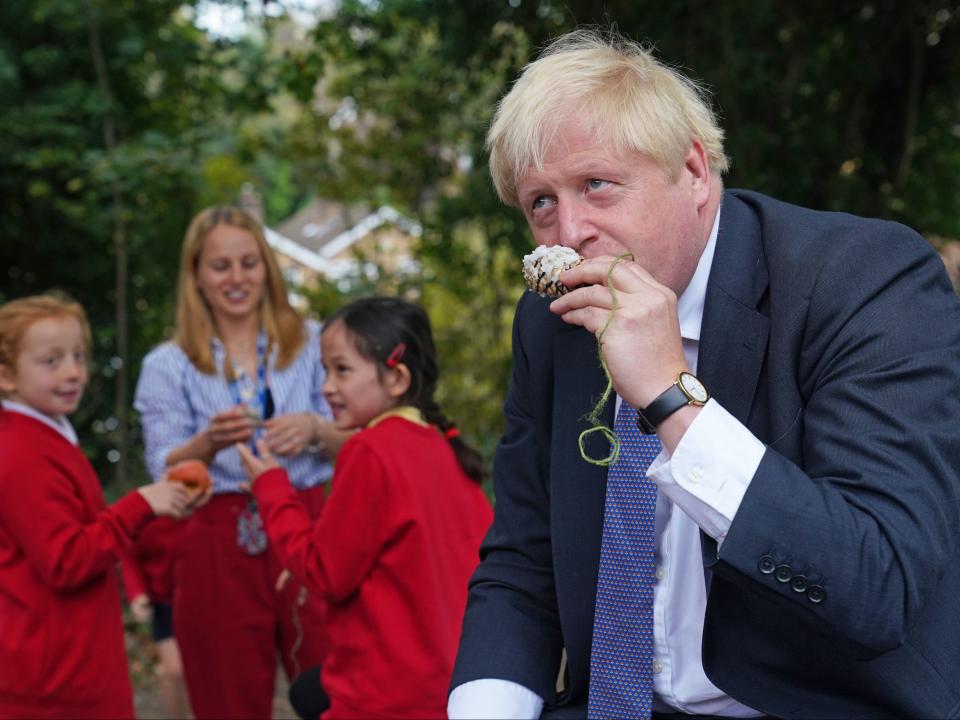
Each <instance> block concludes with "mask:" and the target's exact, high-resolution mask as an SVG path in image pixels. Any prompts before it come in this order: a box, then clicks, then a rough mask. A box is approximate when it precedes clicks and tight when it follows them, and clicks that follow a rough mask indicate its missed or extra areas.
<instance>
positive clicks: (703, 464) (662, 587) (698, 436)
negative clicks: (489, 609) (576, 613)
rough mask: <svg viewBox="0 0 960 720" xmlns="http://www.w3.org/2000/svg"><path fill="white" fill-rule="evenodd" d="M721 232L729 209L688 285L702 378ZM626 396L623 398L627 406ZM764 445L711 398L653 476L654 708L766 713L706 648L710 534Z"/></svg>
mask: <svg viewBox="0 0 960 720" xmlns="http://www.w3.org/2000/svg"><path fill="white" fill-rule="evenodd" d="M719 226H720V212H719V209H718V211H717V217H716V219H715V220H714V224H713V230H712V231H711V233H710V239H709V240H708V242H707V246H706V248H704V251H703V254H702V255H701V257H700V261H699V263H698V264H697V270H696V272H695V273H694V276H693V278H692V279H691V281H690V284H689V285H688V287H687V289H686V290H685V291H684V293H683V295H681V296H680V298H679V300H678V301H677V315H678V318H679V321H680V334H681V336H682V338H683V352H684V356H685V358H686V361H687V364H688V365H689V366H690V368H691V369H692V370H693V371H694V372H696V369H697V353H698V350H699V347H700V326H701V323H702V321H703V306H704V301H705V300H706V294H707V280H708V278H709V276H710V268H711V266H712V265H713V255H714V250H715V249H716V244H717V231H718V228H719ZM619 405H620V398H617V408H618V409H619ZM763 452H764V445H763V443H761V442H760V441H759V440H757V438H755V437H754V436H753V434H752V433H751V432H750V431H749V430H748V429H747V428H746V427H744V426H743V425H742V424H741V423H740V422H739V421H737V420H736V418H734V417H733V416H732V415H730V414H729V413H728V412H727V411H726V410H724V409H723V408H722V407H721V406H720V405H719V404H718V403H717V402H716V401H715V400H710V401H709V402H707V404H706V405H705V406H704V408H703V410H702V411H701V412H700V413H699V414H698V415H697V417H696V419H695V420H694V421H693V422H692V423H691V424H690V427H689V428H688V429H687V432H686V433H685V434H684V436H683V439H682V440H681V441H680V444H679V445H678V446H677V448H676V451H675V452H674V454H673V456H672V457H671V456H670V454H669V453H668V452H667V451H666V450H664V451H663V452H661V453H660V455H659V456H658V457H657V458H656V460H654V462H653V463H652V464H651V466H650V469H649V470H648V472H647V476H648V477H650V478H652V479H653V480H654V481H655V482H656V483H657V489H658V493H657V510H656V562H657V573H656V574H657V586H656V588H655V589H654V597H653V635H654V663H653V672H654V675H653V709H654V710H655V711H661V712H676V711H680V712H684V713H689V714H695V715H721V716H729V717H756V716H759V715H761V714H762V713H760V712H758V711H756V710H753V709H751V708H748V707H747V706H745V705H742V704H740V703H738V702H737V701H736V700H734V699H733V698H731V697H729V696H727V695H725V694H724V693H723V692H722V691H720V690H719V689H718V688H717V687H716V686H714V685H713V683H711V682H710V681H709V680H708V679H707V676H706V675H705V673H704V670H703V663H702V660H701V653H700V647H701V642H702V638H703V619H704V614H705V612H706V607H707V595H706V587H705V579H704V570H703V559H702V556H701V549H700V529H701V528H702V529H703V531H704V532H706V533H707V534H708V535H710V536H711V537H712V538H714V539H715V540H717V541H718V542H719V543H722V542H723V539H724V538H725V537H726V535H727V532H728V531H729V529H730V525H731V523H732V522H733V518H734V516H735V515H736V512H737V508H739V507H740V502H741V501H742V499H743V496H744V493H746V491H747V488H748V487H749V485H750V480H751V478H752V477H753V475H754V473H755V472H756V469H757V467H758V466H759V465H760V460H761V458H762V457H763ZM542 710H543V699H542V698H541V697H540V696H539V695H537V694H536V693H534V692H532V691H531V690H529V689H528V688H526V687H523V686H522V685H519V684H517V683H514V682H510V681H508V680H499V679H481V680H474V681H471V682H467V683H464V684H463V685H459V686H457V687H456V688H454V690H453V692H452V693H451V694H450V698H449V701H448V706H447V713H448V715H449V716H450V718H451V720H460V719H463V720H466V719H468V718H538V717H539V716H540V713H541V711H542Z"/></svg>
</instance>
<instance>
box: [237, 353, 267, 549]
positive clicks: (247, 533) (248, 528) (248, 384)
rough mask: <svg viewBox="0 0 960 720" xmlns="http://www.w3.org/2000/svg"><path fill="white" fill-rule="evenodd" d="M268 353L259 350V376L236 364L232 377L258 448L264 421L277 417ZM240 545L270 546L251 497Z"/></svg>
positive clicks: (240, 519) (240, 521)
mask: <svg viewBox="0 0 960 720" xmlns="http://www.w3.org/2000/svg"><path fill="white" fill-rule="evenodd" d="M267 365H268V359H267V354H266V353H264V352H262V351H260V349H259V348H258V352H257V377H256V381H254V380H253V378H251V377H250V376H249V375H248V374H247V373H246V371H245V370H244V369H243V368H240V369H239V371H238V370H237V369H236V367H235V366H233V363H232V361H231V366H233V369H234V373H233V378H232V379H230V380H228V383H227V384H228V385H229V386H230V394H231V395H232V396H233V400H234V402H235V403H236V404H237V405H240V406H242V407H243V409H244V412H245V413H246V414H247V415H248V416H249V417H250V419H251V420H252V421H253V422H254V423H255V424H256V429H255V430H254V435H253V437H252V438H251V440H250V446H251V448H252V449H253V452H254V454H256V452H257V447H256V441H257V439H258V438H259V437H260V435H261V434H262V433H263V423H264V422H265V421H267V420H269V419H270V418H272V417H273V414H274V411H275V409H276V408H275V407H274V402H273V393H272V392H271V391H270V382H269V374H268V369H267ZM236 542H237V547H239V548H240V549H241V550H242V551H243V552H245V553H246V554H247V555H260V554H262V553H263V552H264V551H266V549H267V534H266V532H265V531H264V529H263V519H262V518H261V517H260V513H259V511H258V509H257V502H256V500H254V499H253V497H252V496H251V497H250V500H249V502H247V504H246V506H245V507H244V508H243V509H242V510H241V511H240V512H239V513H237V539H236Z"/></svg>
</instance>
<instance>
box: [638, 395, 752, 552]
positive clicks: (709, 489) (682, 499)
mask: <svg viewBox="0 0 960 720" xmlns="http://www.w3.org/2000/svg"><path fill="white" fill-rule="evenodd" d="M765 451H766V446H765V445H764V444H763V443H762V442H760V441H759V440H758V439H757V438H756V437H754V435H753V433H751V432H750V431H749V430H748V429H747V428H746V427H745V426H744V425H743V424H742V423H741V422H740V421H739V420H737V419H736V418H735V417H733V415H731V414H730V413H728V412H727V411H726V410H724V409H723V408H722V407H721V406H720V404H719V403H718V402H717V401H716V400H709V401H708V402H707V404H706V405H704V406H703V409H702V410H701V411H700V412H699V413H698V414H697V417H696V418H695V419H694V421H693V422H692V423H690V427H688V428H687V432H686V433H684V435H683V438H682V439H681V440H680V444H679V445H677V448H676V450H675V451H674V453H673V457H671V456H670V455H669V453H667V451H666V450H664V451H663V452H662V453H660V455H659V456H658V457H657V458H656V460H654V461H653V463H652V464H651V465H650V469H649V470H648V471H647V477H650V478H652V479H653V480H654V482H656V484H657V488H658V489H659V490H660V491H661V492H663V493H664V494H665V495H666V496H667V497H668V498H670V500H671V501H672V502H673V503H675V504H676V505H679V506H680V508H681V509H682V510H683V511H684V512H685V513H686V514H687V515H688V516H690V518H691V519H692V520H693V521H694V522H695V523H696V524H697V525H699V526H700V527H701V528H702V529H703V531H704V532H705V533H707V535H709V536H710V537H712V538H713V539H714V540H716V541H717V542H718V543H722V542H723V539H724V538H725V537H726V536H727V532H728V531H729V530H730V525H731V524H732V523H733V518H734V516H735V515H736V514H737V510H738V509H739V507H740V503H741V502H742V501H743V496H744V494H745V493H746V492H747V488H748V487H750V481H751V480H752V479H753V476H754V474H755V473H756V472H757V468H758V467H759V465H760V461H761V460H762V459H763V453H764V452H765Z"/></svg>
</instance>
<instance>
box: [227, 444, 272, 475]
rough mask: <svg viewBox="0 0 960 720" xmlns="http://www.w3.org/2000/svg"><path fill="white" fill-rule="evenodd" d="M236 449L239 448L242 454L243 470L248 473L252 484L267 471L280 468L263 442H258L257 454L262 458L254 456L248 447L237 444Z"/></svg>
mask: <svg viewBox="0 0 960 720" xmlns="http://www.w3.org/2000/svg"><path fill="white" fill-rule="evenodd" d="M235 447H236V448H237V452H238V453H240V462H241V463H243V470H244V472H245V473H247V477H248V478H250V482H253V481H254V480H256V479H257V478H258V477H260V476H261V475H263V473H265V472H266V471H267V470H272V469H273V468H275V467H280V466H279V465H278V464H277V460H276V458H274V457H273V455H271V454H270V449H269V448H268V447H267V444H266V443H265V442H264V441H263V440H257V452H258V453H259V455H260V457H257V456H256V455H254V454H253V452H252V451H251V450H250V448H248V447H247V446H246V445H241V444H240V443H237V445H236V446H235Z"/></svg>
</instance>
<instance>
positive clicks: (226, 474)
mask: <svg viewBox="0 0 960 720" xmlns="http://www.w3.org/2000/svg"><path fill="white" fill-rule="evenodd" d="M306 325H307V329H308V332H309V337H308V338H307V340H306V343H305V345H304V346H303V348H302V349H301V350H300V354H299V355H298V356H297V358H296V359H295V360H294V361H293V362H292V363H291V364H290V365H288V366H287V367H286V368H285V369H283V370H278V369H276V368H275V367H272V366H271V367H270V368H269V379H270V392H271V393H272V395H273V401H274V406H275V412H274V417H279V416H281V415H287V414H290V413H299V412H315V413H320V414H321V415H323V416H325V417H330V408H329V407H328V406H327V403H326V401H325V400H324V399H323V392H322V387H323V367H322V366H321V365H320V325H319V324H318V323H316V322H313V321H306ZM263 342H264V338H263V333H262V332H261V337H260V341H259V342H258V345H259V344H262V343H263ZM212 349H213V362H214V367H216V368H217V371H216V372H215V373H213V374H211V375H207V374H206V373H202V372H200V371H199V370H197V368H196V367H195V366H194V364H193V363H192V362H190V360H189V358H187V356H186V354H184V352H183V350H181V349H180V347H179V346H178V345H176V344H175V343H173V342H166V343H163V344H162V345H160V346H158V347H156V348H154V349H153V350H151V351H150V352H149V353H148V354H147V356H146V357H145V358H144V359H143V367H142V368H141V371H140V379H139V381H138V382H137V390H136V394H135V396H134V403H133V404H134V407H135V408H136V409H137V410H138V411H139V412H140V419H141V426H142V428H143V442H144V448H145V455H146V462H147V470H148V471H149V472H150V475H151V476H152V477H153V478H154V480H157V479H159V478H160V477H161V476H162V475H163V471H164V468H165V467H166V461H167V455H169V454H170V452H171V451H172V450H173V449H174V448H177V447H179V446H181V445H183V444H184V443H186V442H187V441H188V440H190V438H192V437H193V436H194V435H196V434H197V433H198V432H199V431H200V430H203V429H204V428H205V427H206V426H207V425H208V424H209V422H210V418H212V417H213V416H214V415H216V414H217V413H218V412H222V411H224V410H229V409H230V408H231V407H233V406H234V405H236V400H235V394H234V393H232V392H231V388H230V385H229V384H228V382H227V379H226V378H225V377H224V374H223V362H224V358H225V355H226V351H225V350H224V347H223V344H222V343H221V342H220V340H219V339H218V338H214V339H213V341H212ZM277 460H278V462H279V463H280V464H281V465H282V466H283V467H285V468H286V469H287V472H288V473H289V475H290V482H291V483H293V485H294V487H297V488H301V489H303V488H308V487H313V486H314V485H317V484H319V483H321V482H325V481H327V480H329V479H330V477H331V476H332V475H333V467H332V466H331V464H330V463H329V462H328V461H327V460H326V458H325V457H324V456H323V455H320V454H317V453H312V452H304V453H301V454H300V455H297V456H293V457H278V458H277ZM210 477H211V478H212V480H213V487H214V492H216V493H227V492H240V487H239V486H240V483H243V482H247V476H246V474H245V473H244V472H243V467H242V466H241V464H240V456H239V454H238V453H237V451H236V449H235V448H232V447H227V448H223V449H222V450H221V451H220V452H218V453H217V454H216V456H215V457H214V460H213V463H212V464H211V466H210Z"/></svg>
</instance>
